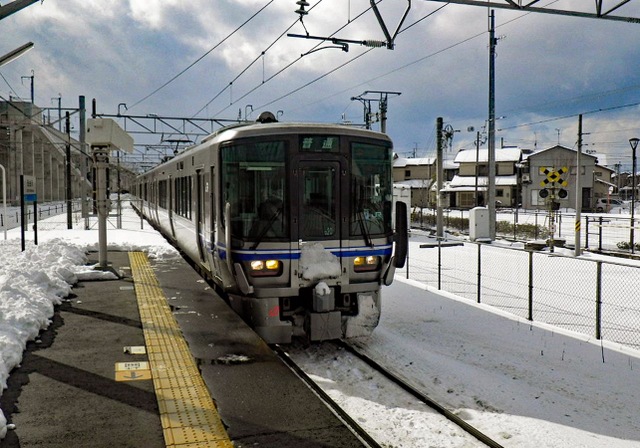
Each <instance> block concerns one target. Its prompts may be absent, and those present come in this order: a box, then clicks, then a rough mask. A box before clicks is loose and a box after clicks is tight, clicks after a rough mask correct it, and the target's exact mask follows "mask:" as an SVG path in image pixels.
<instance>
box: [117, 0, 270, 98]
mask: <svg viewBox="0 0 640 448" xmlns="http://www.w3.org/2000/svg"><path fill="white" fill-rule="evenodd" d="M274 1H275V0H269V1H268V2H267V4H266V5H264V6H263V7H262V8H260V9H259V10H258V11H257V12H256V13H255V14H253V15H252V16H251V17H249V18H248V19H247V20H245V21H244V22H243V23H242V24H241V25H240V26H239V27H237V28H236V29H235V30H233V31H232V32H231V33H229V34H228V35H227V36H226V37H225V38H224V39H222V40H221V41H220V42H218V43H217V44H216V45H214V46H213V47H212V48H210V49H209V50H208V51H206V52H205V53H204V54H203V55H202V56H200V57H199V58H198V59H196V60H195V61H194V62H192V63H191V64H190V65H189V66H187V67H186V68H185V69H184V70H182V71H181V72H180V73H178V74H177V75H175V76H174V77H173V78H171V79H170V80H169V81H167V82H165V83H164V84H162V85H161V86H160V87H158V88H157V89H155V90H154V91H153V92H151V93H150V94H148V95H147V96H145V97H144V98H142V99H140V100H138V101H136V102H135V103H134V104H133V106H130V107H129V108H130V109H131V108H133V107H136V106H137V105H138V104H140V103H142V102H143V101H146V100H147V99H149V98H150V97H151V96H153V95H155V94H156V93H158V92H159V91H160V90H162V89H164V88H165V87H166V86H168V85H169V84H171V83H172V82H173V81H175V80H176V79H178V78H179V77H180V76H182V75H183V74H184V73H186V72H187V70H189V69H190V68H192V67H193V66H194V65H196V64H197V63H198V62H200V61H201V60H203V59H204V58H205V57H206V56H208V55H209V54H210V53H211V52H212V51H213V50H215V49H216V48H218V47H219V46H220V45H222V44H223V43H224V42H225V41H226V40H227V39H229V38H230V37H231V36H233V35H234V34H235V33H237V32H238V31H239V30H240V29H241V28H242V27H243V26H245V25H246V24H247V23H249V22H250V21H251V20H253V19H254V18H255V17H256V16H257V15H258V14H260V13H261V12H262V11H264V10H265V9H266V8H267V7H268V6H269V5H270V4H271V3H273V2H274Z"/></svg>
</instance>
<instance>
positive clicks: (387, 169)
mask: <svg viewBox="0 0 640 448" xmlns="http://www.w3.org/2000/svg"><path fill="white" fill-rule="evenodd" d="M351 164H352V165H351V197H352V198H353V202H352V204H351V226H350V227H351V235H352V236H362V237H363V238H364V239H365V241H368V239H369V236H370V235H375V234H388V233H389V232H391V204H392V202H393V183H392V177H391V166H392V153H391V148H390V147H388V146H380V145H373V144H366V143H352V145H351Z"/></svg>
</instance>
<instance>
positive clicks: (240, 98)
mask: <svg viewBox="0 0 640 448" xmlns="http://www.w3.org/2000/svg"><path fill="white" fill-rule="evenodd" d="M321 2H322V0H320V1H318V2H317V3H316V4H315V5H314V6H313V7H312V8H310V9H309V11H311V10H312V9H313V8H315V7H317V6H318V5H319V4H320V3H321ZM369 10H371V7H368V8H366V9H365V10H364V11H362V12H361V13H360V14H358V15H357V16H356V17H354V18H352V19H350V20H349V21H348V22H347V23H346V24H344V25H343V26H341V27H340V28H338V29H337V30H336V31H334V32H333V33H331V34H330V35H329V36H328V38H331V37H333V36H334V35H335V34H336V33H339V32H340V31H342V30H344V29H345V28H346V27H347V26H349V25H350V24H352V23H353V22H355V21H356V20H357V19H359V18H360V17H362V16H363V15H364V14H365V13H367V12H368V11H369ZM298 21H299V19H296V20H295V21H294V22H293V24H292V25H291V26H289V27H288V28H287V29H286V30H285V31H284V32H283V33H282V34H280V35H279V36H278V38H277V39H276V40H275V41H274V42H273V43H272V44H271V45H270V46H269V48H271V47H272V46H273V44H275V42H277V41H278V40H279V39H281V38H282V37H283V36H284V35H285V34H286V33H287V32H288V31H289V30H290V29H291V28H292V27H293V26H294V25H295V24H296V23H298ZM322 43H323V42H319V43H317V44H316V45H314V46H312V47H311V49H310V50H308V51H307V52H306V53H303V54H301V55H300V56H299V57H298V58H296V59H294V60H293V61H291V62H290V63H288V64H287V65H285V66H284V67H282V68H281V69H280V70H278V71H277V72H276V73H274V74H273V75H272V76H270V77H268V78H267V79H263V80H262V83H261V84H258V85H257V86H255V87H254V88H252V89H250V90H249V91H247V92H246V93H245V94H244V95H242V96H241V97H239V98H237V99H236V100H235V101H233V100H232V101H230V104H228V105H227V106H226V107H224V108H223V109H221V110H220V111H218V112H217V113H216V114H215V115H218V114H220V113H222V112H224V111H225V110H227V109H228V108H229V107H231V106H233V105H234V104H236V103H238V102H239V101H241V100H243V99H244V98H246V97H247V96H249V95H250V94H251V93H253V92H255V91H256V90H258V89H259V88H260V87H262V86H264V85H265V84H266V83H268V82H269V81H271V80H273V79H274V78H276V77H277V76H278V75H280V74H282V73H283V72H285V71H286V70H288V69H289V68H291V67H292V66H293V65H295V64H296V63H298V62H299V61H300V60H302V58H304V57H305V56H306V55H308V54H310V53H312V52H313V51H315V50H316V49H318V48H319V47H320V45H322ZM371 49H373V48H370V50H371ZM264 53H265V52H263V54H264ZM367 53H368V51H367ZM254 62H255V61H254ZM252 64H253V62H252ZM248 68H249V67H247V68H246V69H245V70H243V72H242V74H244V73H245V72H246V70H247V69H248ZM325 76H326V74H325ZM238 78H239V76H237V77H236V78H234V80H233V81H232V82H231V83H229V84H228V85H227V87H225V89H223V91H224V90H226V89H227V88H228V87H230V86H231V85H232V84H233V82H235V81H236V80H237V79H238ZM223 91H222V92H223ZM222 92H220V93H218V94H217V95H216V98H217V97H219V96H220V94H221V93H222ZM213 100H215V98H214V99H213ZM213 100H211V101H209V103H207V105H209V104H211V103H212V102H213ZM270 104H271V103H270ZM205 107H206V106H205ZM262 107H264V106H260V107H259V108H262ZM203 109H204V108H202V109H200V111H199V112H201V111H202V110H203ZM199 112H198V113H199Z"/></svg>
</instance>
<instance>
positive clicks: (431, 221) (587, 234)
mask: <svg viewBox="0 0 640 448" xmlns="http://www.w3.org/2000/svg"><path fill="white" fill-rule="evenodd" d="M435 213H436V211H435V210H434V209H427V208H425V209H422V215H421V214H420V209H418V208H416V209H414V211H413V214H412V225H413V226H415V227H417V228H423V229H429V228H434V227H435V222H436V217H435ZM443 218H444V219H443V224H444V227H445V229H447V230H448V231H450V232H461V233H469V219H468V218H469V210H455V209H447V210H444V212H443ZM554 219H555V228H556V232H555V234H554V238H556V239H564V240H566V242H567V243H568V244H571V245H573V244H574V242H575V229H576V225H575V224H576V215H575V213H570V212H562V211H557V212H555V216H554ZM634 221H637V220H634ZM580 224H581V225H580V228H581V231H580V245H581V247H583V248H586V249H592V250H607V251H609V250H613V251H622V252H624V251H627V252H629V251H630V246H629V243H630V232H631V217H630V216H629V215H625V214H606V213H583V214H582V215H581V219H580ZM635 227H636V229H638V228H639V227H640V226H638V224H636V225H635ZM637 231H638V230H636V232H637ZM496 235H497V236H500V237H503V238H509V239H512V240H538V239H542V240H544V239H547V238H548V237H549V214H548V212H546V211H535V210H528V211H527V210H518V211H517V212H516V210H515V209H499V210H497V212H496ZM634 240H635V241H636V243H635V245H636V247H635V248H634V250H635V252H638V253H640V245H639V244H638V242H640V235H635V238H634Z"/></svg>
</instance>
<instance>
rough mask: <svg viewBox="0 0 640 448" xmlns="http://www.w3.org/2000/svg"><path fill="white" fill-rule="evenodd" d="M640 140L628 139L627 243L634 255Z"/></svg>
mask: <svg viewBox="0 0 640 448" xmlns="http://www.w3.org/2000/svg"><path fill="white" fill-rule="evenodd" d="M638 142H640V139H638V138H636V137H634V138H630V139H629V144H630V145H631V230H630V231H629V242H630V245H631V253H632V254H633V253H635V242H634V233H635V232H634V230H635V229H634V224H635V222H634V215H635V211H636V148H637V147H638Z"/></svg>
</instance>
